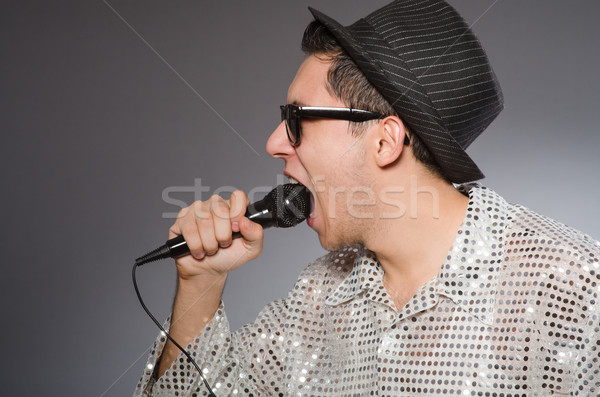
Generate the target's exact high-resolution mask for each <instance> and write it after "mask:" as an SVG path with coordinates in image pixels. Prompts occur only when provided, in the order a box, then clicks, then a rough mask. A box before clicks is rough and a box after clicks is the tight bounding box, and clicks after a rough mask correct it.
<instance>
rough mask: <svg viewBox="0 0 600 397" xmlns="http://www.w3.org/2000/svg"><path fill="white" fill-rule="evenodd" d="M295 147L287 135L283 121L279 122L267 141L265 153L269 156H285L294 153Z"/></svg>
mask: <svg viewBox="0 0 600 397" xmlns="http://www.w3.org/2000/svg"><path fill="white" fill-rule="evenodd" d="M295 151H296V150H295V149H294V147H293V146H292V144H291V143H290V141H289V139H288V137H287V131H286V129H285V121H282V122H281V123H279V125H278V126H277V128H275V131H273V132H272V133H271V136H270V137H269V140H268V141H267V153H269V155H270V156H271V157H275V158H286V157H289V156H291V155H293V154H294V153H295Z"/></svg>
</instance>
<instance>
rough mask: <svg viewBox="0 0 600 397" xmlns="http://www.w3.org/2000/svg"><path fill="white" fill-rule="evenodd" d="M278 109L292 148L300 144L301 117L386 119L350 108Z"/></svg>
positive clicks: (288, 106)
mask: <svg viewBox="0 0 600 397" xmlns="http://www.w3.org/2000/svg"><path fill="white" fill-rule="evenodd" d="M279 108H280V109H281V121H284V120H285V129H286V131H287V136H288V139H289V140H290V143H291V144H292V146H298V145H299V144H300V138H301V136H302V135H301V133H300V119H301V118H302V117H305V118H315V119H335V120H348V121H354V122H362V121H369V120H376V119H383V118H385V117H386V116H384V115H383V114H380V113H375V112H371V111H368V110H360V109H351V108H332V107H322V106H296V105H289V104H288V105H281V106H280V107H279ZM405 142H406V140H405Z"/></svg>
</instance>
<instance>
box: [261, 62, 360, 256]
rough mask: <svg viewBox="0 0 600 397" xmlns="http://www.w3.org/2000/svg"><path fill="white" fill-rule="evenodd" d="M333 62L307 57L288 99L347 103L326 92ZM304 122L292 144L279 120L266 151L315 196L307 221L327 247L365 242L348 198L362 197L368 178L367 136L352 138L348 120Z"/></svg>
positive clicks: (302, 103) (320, 103)
mask: <svg viewBox="0 0 600 397" xmlns="http://www.w3.org/2000/svg"><path fill="white" fill-rule="evenodd" d="M329 66H330V62H328V61H323V60H320V59H318V58H317V57H315V56H309V57H307V58H306V60H305V61H304V62H303V63H302V65H301V66H300V68H299V69H298V73H297V74H296V77H295V78H294V81H293V82H292V84H291V85H290V87H289V90H288V95H287V103H291V104H296V105H299V106H331V107H346V105H345V104H344V103H343V102H341V101H340V100H339V99H338V98H336V97H335V96H333V95H332V94H331V93H330V92H329V91H328V90H327V72H328V70H329ZM300 126H301V130H302V141H301V144H300V145H299V146H297V147H294V146H292V145H291V144H290V142H289V140H288V138H287V133H286V127H285V122H281V123H280V124H279V126H278V127H277V129H275V131H273V133H272V134H271V137H270V138H269V140H268V142H267V152H268V153H269V155H271V156H272V157H275V158H282V159H283V160H285V167H284V170H283V172H284V174H285V175H287V176H289V177H292V178H294V179H296V180H297V181H298V182H300V183H301V184H303V185H304V186H306V187H307V188H308V189H309V190H310V191H311V193H312V194H313V204H312V214H311V216H310V217H309V219H308V220H307V223H308V225H309V226H310V227H311V228H313V229H314V230H315V231H316V232H317V233H318V234H319V240H320V242H321V245H322V246H323V247H324V248H325V249H328V250H333V249H337V248H340V247H343V246H346V245H349V244H354V243H357V242H361V241H362V239H361V237H360V236H361V234H362V233H363V232H365V231H366V230H365V229H366V227H365V226H366V224H365V220H364V219H361V220H360V221H361V222H358V221H359V219H357V218H355V217H352V216H351V215H350V214H349V213H348V205H347V198H348V197H349V196H350V198H352V197H359V196H360V194H356V187H357V186H365V185H366V183H367V181H369V177H368V172H367V171H366V167H365V158H364V157H365V156H364V144H363V140H362V139H361V138H356V137H354V136H352V134H351V130H350V124H349V122H348V121H344V120H331V119H302V120H301V123H300ZM361 223H362V224H361ZM359 226H360V227H359Z"/></svg>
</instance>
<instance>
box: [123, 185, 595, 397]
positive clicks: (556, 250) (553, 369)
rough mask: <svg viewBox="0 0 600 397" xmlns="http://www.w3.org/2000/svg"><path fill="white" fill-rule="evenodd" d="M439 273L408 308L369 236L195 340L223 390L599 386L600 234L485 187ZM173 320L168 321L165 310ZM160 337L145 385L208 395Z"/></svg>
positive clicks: (490, 391)
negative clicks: (157, 373) (165, 361)
mask: <svg viewBox="0 0 600 397" xmlns="http://www.w3.org/2000/svg"><path fill="white" fill-rule="evenodd" d="M460 189H462V190H463V191H465V192H466V193H467V194H468V195H469V199H470V200H469V206H468V210H467V213H466V215H465V218H464V220H463V224H462V225H461V227H460V229H459V231H458V233H457V236H456V240H455V242H454V245H453V246H452V248H451V250H450V251H449V252H448V255H447V257H446V260H445V262H444V264H443V266H442V268H441V270H440V273H439V274H438V276H437V277H435V278H434V279H432V280H430V281H429V282H428V283H426V284H425V285H423V286H422V287H421V289H420V290H419V291H418V292H417V293H416V294H415V296H414V297H413V298H412V299H411V300H410V301H409V302H408V303H407V304H406V305H405V306H404V307H403V308H401V309H400V310H397V309H396V308H395V307H394V304H393V300H392V299H391V298H390V296H389V295H388V293H387V291H386V289H385V288H384V287H383V284H382V277H383V269H382V268H381V266H380V265H379V263H378V262H377V258H376V257H375V255H374V254H373V253H372V252H370V251H369V250H367V249H365V248H364V247H361V246H354V247H347V248H345V249H342V250H340V251H336V252H331V253H329V254H328V255H325V256H324V257H322V258H320V259H318V260H317V261H315V262H314V263H312V264H310V265H309V266H308V267H307V268H306V269H305V270H304V271H303V272H302V274H301V275H300V277H299V279H298V281H297V283H296V285H295V286H294V288H293V289H292V290H291V291H290V293H289V295H288V297H287V298H286V299H282V300H278V301H275V302H272V303H271V304H269V305H267V306H266V307H265V308H264V309H263V310H262V311H261V313H260V314H259V316H258V318H257V319H256V320H255V321H254V322H253V323H251V324H248V325H246V326H244V327H242V328H241V329H239V330H238V331H237V332H234V333H231V332H230V331H229V325H228V321H227V317H226V315H225V310H224V308H223V306H221V307H220V308H219V309H218V311H217V314H216V315H215V317H214V318H213V319H212V321H211V322H210V323H209V324H208V325H207V326H206V327H205V329H204V330H203V331H202V333H201V334H200V335H198V337H197V338H195V339H194V341H193V342H192V343H191V344H190V345H189V346H188V349H189V351H191V352H192V355H193V356H194V357H195V358H196V359H197V361H198V362H199V364H200V366H201V367H202V368H204V373H205V376H206V377H207V379H208V380H209V382H210V384H211V385H213V387H214V390H215V393H216V394H217V395H218V396H227V395H236V396H359V395H360V396H364V395H379V396H417V395H419V396H420V395H455V396H458V395H462V396H505V397H508V396H547V395H578V396H598V395H600V306H599V302H598V298H599V295H600V265H599V261H600V244H599V243H598V242H597V241H595V240H593V239H591V238H590V237H589V236H587V235H585V234H583V233H581V232H579V231H577V230H574V229H572V228H570V227H568V226H565V225H563V224H560V223H558V222H556V221H554V220H551V219H549V218H546V217H543V216H541V215H538V214H536V213H534V212H533V211H530V210H528V209H527V208H524V207H522V206H519V205H511V204H508V203H507V202H506V201H504V199H502V198H501V197H500V196H499V195H498V194H496V193H495V192H493V191H491V190H489V189H487V188H485V187H483V186H481V185H479V184H468V185H463V186H461V187H460ZM167 323H168V321H167ZM164 343H165V338H164V336H162V335H159V338H158V340H157V341H156V343H155V345H154V348H153V349H152V351H151V354H150V357H149V359H148V363H147V367H146V368H147V369H146V371H145V373H144V374H143V376H142V379H141V380H140V383H139V384H138V387H137V389H136V391H135V395H136V396H140V395H154V396H167V395H168V396H184V395H185V396H188V395H192V396H201V395H207V392H206V390H205V389H204V385H203V384H202V383H201V382H199V377H198V376H197V374H196V373H195V370H194V368H193V367H192V365H190V364H188V363H187V361H186V358H185V357H184V356H183V355H182V356H180V357H178V358H177V359H176V360H175V362H174V363H173V365H172V366H171V368H170V369H169V370H168V371H167V372H166V373H165V375H164V376H163V377H161V378H160V379H158V380H156V381H154V380H153V379H152V375H153V368H154V366H155V364H156V362H157V360H158V358H159V357H160V354H161V352H162V348H163V346H164Z"/></svg>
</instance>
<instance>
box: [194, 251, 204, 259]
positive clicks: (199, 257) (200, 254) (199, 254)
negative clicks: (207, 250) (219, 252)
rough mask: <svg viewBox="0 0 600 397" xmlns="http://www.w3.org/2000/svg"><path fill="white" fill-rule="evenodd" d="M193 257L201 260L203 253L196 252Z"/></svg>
mask: <svg viewBox="0 0 600 397" xmlns="http://www.w3.org/2000/svg"><path fill="white" fill-rule="evenodd" d="M194 257H196V259H202V258H204V251H201V252H196V253H195V254H194Z"/></svg>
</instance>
